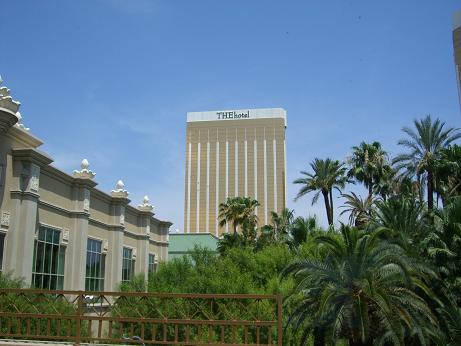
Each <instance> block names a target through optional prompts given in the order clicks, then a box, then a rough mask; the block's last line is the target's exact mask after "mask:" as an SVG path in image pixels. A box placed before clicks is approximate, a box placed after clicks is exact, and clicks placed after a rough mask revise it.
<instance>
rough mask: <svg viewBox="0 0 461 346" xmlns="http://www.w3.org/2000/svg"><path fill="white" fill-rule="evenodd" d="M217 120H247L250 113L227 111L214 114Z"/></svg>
mask: <svg viewBox="0 0 461 346" xmlns="http://www.w3.org/2000/svg"><path fill="white" fill-rule="evenodd" d="M216 115H217V116H218V120H224V119H248V118H249V117H250V111H246V112H236V111H227V112H216Z"/></svg>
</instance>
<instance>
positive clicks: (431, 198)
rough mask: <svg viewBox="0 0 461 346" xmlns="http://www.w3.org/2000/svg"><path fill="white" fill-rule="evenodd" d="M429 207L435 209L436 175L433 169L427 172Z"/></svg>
mask: <svg viewBox="0 0 461 346" xmlns="http://www.w3.org/2000/svg"><path fill="white" fill-rule="evenodd" d="M427 208H428V209H429V210H432V209H434V175H433V173H432V171H428V172H427Z"/></svg>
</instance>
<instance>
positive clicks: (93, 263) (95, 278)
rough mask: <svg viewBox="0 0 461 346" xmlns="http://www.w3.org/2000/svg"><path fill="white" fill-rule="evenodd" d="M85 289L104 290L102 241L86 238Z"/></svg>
mask: <svg viewBox="0 0 461 346" xmlns="http://www.w3.org/2000/svg"><path fill="white" fill-rule="evenodd" d="M86 244H87V245H86V276H85V290H87V291H104V273H105V256H104V255H103V254H102V251H101V250H102V242H101V241H99V240H95V239H88V240H87V243H86Z"/></svg>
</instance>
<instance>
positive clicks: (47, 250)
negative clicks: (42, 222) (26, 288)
mask: <svg viewBox="0 0 461 346" xmlns="http://www.w3.org/2000/svg"><path fill="white" fill-rule="evenodd" d="M60 233H61V232H60V231H57V230H54V229H51V228H47V227H40V228H39V230H38V237H37V240H36V241H35V246H34V260H33V262H32V263H33V267H32V285H33V286H35V287H37V288H43V289H49V290H56V289H62V288H63V286H64V259H65V252H64V247H63V246H61V245H60V243H59V236H60Z"/></svg>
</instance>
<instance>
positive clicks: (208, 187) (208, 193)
mask: <svg viewBox="0 0 461 346" xmlns="http://www.w3.org/2000/svg"><path fill="white" fill-rule="evenodd" d="M205 208H206V211H205V212H206V216H205V230H206V232H207V233H209V232H210V222H209V219H210V139H209V138H208V142H207V143H206V206H205Z"/></svg>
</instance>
